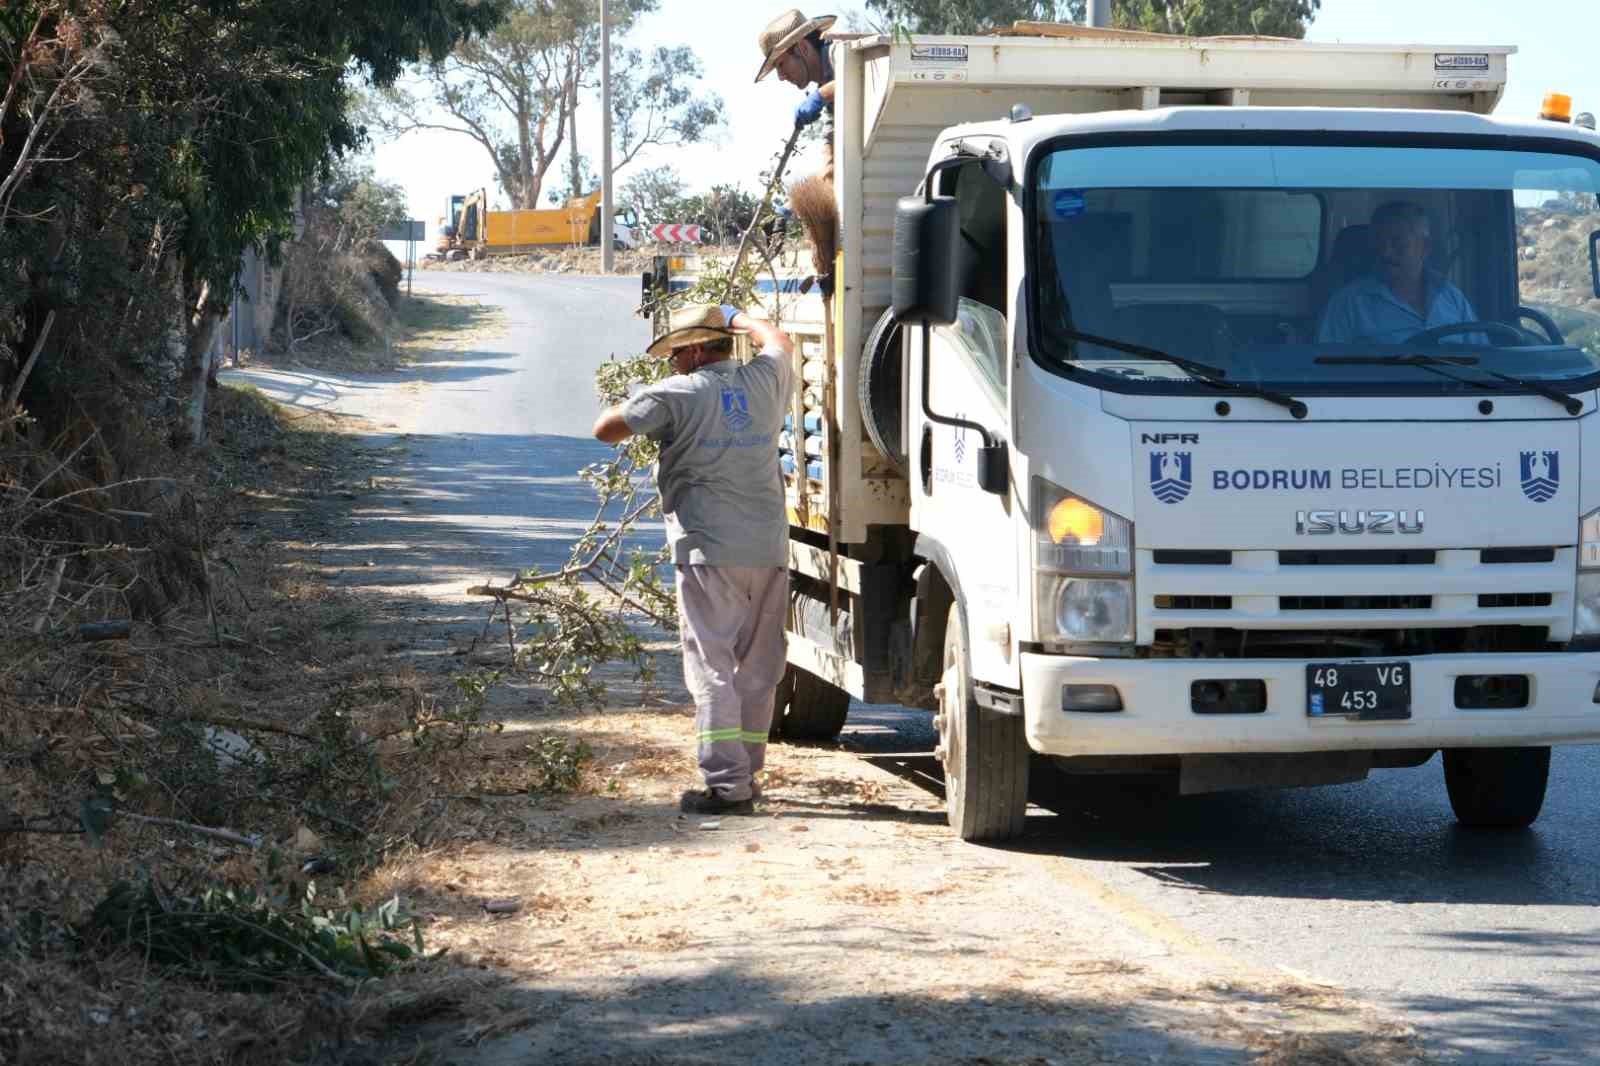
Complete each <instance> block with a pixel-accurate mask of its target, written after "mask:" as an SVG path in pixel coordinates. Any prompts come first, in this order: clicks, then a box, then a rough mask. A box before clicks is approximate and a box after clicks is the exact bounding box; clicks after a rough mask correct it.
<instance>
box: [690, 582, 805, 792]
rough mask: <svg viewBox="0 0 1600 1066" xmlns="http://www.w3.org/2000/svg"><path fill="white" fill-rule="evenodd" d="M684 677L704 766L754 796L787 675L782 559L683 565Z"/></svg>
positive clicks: (712, 779)
mask: <svg viewBox="0 0 1600 1066" xmlns="http://www.w3.org/2000/svg"><path fill="white" fill-rule="evenodd" d="M677 571H678V575H677V584H678V623H679V627H680V628H681V630H682V633H683V679H684V683H685V684H686V685H687V686H688V688H689V692H690V694H691V695H693V697H694V706H695V728H696V731H697V732H698V734H699V738H698V739H699V747H700V771H701V773H703V774H704V775H705V779H706V787H707V788H711V789H715V790H716V791H717V792H719V793H721V794H722V795H723V796H725V797H727V798H728V799H735V800H741V799H747V798H749V796H750V779H751V775H752V774H755V773H757V772H758V771H760V769H761V767H762V766H763V765H764V764H765V762H766V756H767V731H768V730H769V729H770V728H771V727H772V696H773V690H774V689H776V688H777V685H778V680H779V679H780V678H782V677H783V668H784V648H783V624H784V619H785V616H786V611H787V607H788V599H789V572H788V571H787V570H786V569H784V568H783V567H778V566H760V567H751V566H699V565H693V564H690V565H684V566H679V567H678V568H677Z"/></svg>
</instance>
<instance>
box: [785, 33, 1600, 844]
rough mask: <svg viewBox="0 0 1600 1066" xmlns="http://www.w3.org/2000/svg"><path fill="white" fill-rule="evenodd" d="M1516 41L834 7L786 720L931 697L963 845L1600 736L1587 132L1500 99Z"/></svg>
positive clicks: (1521, 764)
mask: <svg viewBox="0 0 1600 1066" xmlns="http://www.w3.org/2000/svg"><path fill="white" fill-rule="evenodd" d="M1035 32H1038V31H1037V30H1036V31H1035ZM1512 51H1513V50H1511V49H1507V48H1495V49H1490V48H1466V49H1463V48H1455V47H1451V48H1438V47H1433V46H1403V47H1394V48H1376V47H1370V46H1367V47H1351V46H1336V45H1312V44H1306V43H1303V42H1286V41H1266V42H1264V41H1259V40H1249V41H1244V40H1217V41H1191V40H1183V39H1171V38H1149V37H1145V36H1141V37H1138V38H1129V37H1126V36H1119V35H1115V34H1103V33H1095V32H1093V31H1084V30H1081V29H1076V28H1067V27H1058V28H1055V30H1054V32H1049V33H1046V35H1043V36H1011V37H992V38H931V39H927V40H921V39H919V40H916V41H913V42H910V43H907V42H903V41H902V42H891V41H888V40H885V39H881V38H865V39H852V40H841V41H839V42H838V43H836V44H835V55H836V67H837V69H838V70H839V71H840V72H841V74H840V82H839V94H840V95H839V104H838V107H839V113H840V118H839V121H838V123H837V127H836V138H837V143H836V158H837V160H838V164H837V165H838V176H837V185H838V196H839V200H840V208H841V218H842V220H843V221H842V223H841V248H842V251H841V255H840V261H839V263H838V264H837V266H836V270H835V276H834V279H833V280H834V282H835V284H836V288H835V290H834V292H835V295H834V298H833V300H832V304H831V308H830V309H829V310H830V311H831V313H832V314H833V315H834V316H835V322H836V325H837V327H838V328H837V329H836V334H837V337H836V340H835V344H834V350H833V351H831V352H829V351H826V350H823V348H824V346H823V345H822V344H821V343H820V342H819V341H818V339H817V338H818V336H819V335H821V333H822V331H820V330H819V329H817V328H816V326H815V323H816V322H818V321H820V319H821V317H822V314H823V313H824V309H823V307H822V304H821V301H819V300H816V299H815V298H812V299H811V302H810V303H809V304H807V303H805V302H804V301H800V302H795V301H790V303H789V304H788V305H787V306H786V307H783V308H780V309H779V313H780V316H781V317H782V318H783V320H784V321H785V323H786V324H788V325H789V326H790V328H791V329H793V330H794V331H796V332H798V333H801V334H802V335H804V337H803V343H802V345H801V350H802V353H801V365H800V368H799V369H800V370H801V373H800V374H799V375H797V381H798V384H797V396H796V398H795V403H794V411H793V414H792V415H791V421H790V425H789V427H788V431H787V433H786V434H785V437H784V438H783V440H782V441H780V448H783V449H785V455H784V460H785V462H784V469H785V470H786V471H788V474H787V479H788V486H789V490H790V501H791V517H792V520H793V550H792V552H791V560H792V563H793V571H794V589H795V595H794V606H793V609H792V611H791V625H790V653H789V654H790V660H791V663H792V664H793V666H794V669H793V670H792V671H791V675H790V677H789V678H787V679H786V682H785V687H784V688H783V689H781V690H780V692H779V694H778V705H779V711H780V713H779V716H778V722H779V725H778V728H779V729H780V730H782V731H785V732H788V733H789V734H790V735H795V736H826V735H829V734H830V733H832V732H837V730H838V729H839V727H840V725H842V722H843V719H844V714H845V710H846V707H847V705H848V697H849V696H850V695H854V696H856V697H859V698H863V699H866V700H868V701H877V702H898V703H902V704H908V705H911V706H924V707H927V708H929V709H931V710H933V711H934V722H935V725H936V726H937V728H938V732H939V738H940V740H939V747H938V752H937V754H938V756H939V759H940V762H941V764H942V767H943V771H944V777H945V788H946V793H947V798H948V808H949V817H950V822H951V824H952V826H953V827H954V828H955V829H956V830H957V831H958V832H959V833H960V835H961V836H962V837H963V838H966V839H969V840H998V839H1004V838H1006V837H1009V836H1012V835H1014V834H1016V833H1018V832H1020V831H1021V829H1022V826H1023V819H1024V812H1025V810H1026V806H1027V801H1028V795H1029V777H1030V773H1031V774H1032V775H1033V777H1034V779H1035V781H1036V782H1037V781H1038V780H1039V777H1040V775H1050V776H1051V777H1055V776H1057V775H1066V777H1065V778H1064V779H1065V780H1066V781H1068V782H1070V781H1071V780H1073V775H1078V774H1089V773H1104V772H1120V771H1141V772H1142V771H1149V772H1166V773H1171V774H1175V775H1177V779H1178V781H1179V783H1180V785H1181V787H1182V789H1183V790H1184V791H1186V792H1197V791H1211V790H1220V789H1229V788H1241V787H1257V786H1286V785H1307V784H1324V783H1339V782H1347V781H1354V780H1359V779H1361V778H1362V777H1364V776H1365V775H1366V774H1367V773H1368V772H1369V770H1371V769H1373V768H1385V767H1408V766H1418V765H1421V764H1423V763H1424V762H1426V761H1428V760H1429V759H1431V758H1432V757H1433V755H1434V754H1435V753H1439V752H1442V753H1443V758H1442V762H1443V766H1444V772H1445V777H1446V783H1447V785H1448V791H1449V795H1450V799H1451V802H1452V804H1453V806H1454V809H1455V812H1456V814H1457V816H1458V818H1459V819H1460V820H1461V821H1462V822H1464V823H1466V824H1468V825H1473V826H1493V827H1515V826H1524V825H1527V824H1528V823H1529V822H1531V821H1532V820H1533V819H1534V818H1535V817H1537V815H1538V812H1539V810H1540V807H1541V805H1542V802H1543V799H1544V792H1545V783H1546V777H1547V771H1548V766H1549V757H1550V748H1551V746H1552V745H1556V744H1570V743H1592V742H1595V741H1597V740H1600V418H1597V417H1596V414H1595V412H1596V407H1597V401H1596V387H1597V385H1600V314H1597V312H1600V196H1597V194H1600V138H1597V137H1596V136H1595V134H1594V133H1593V131H1592V130H1589V129H1583V128H1580V127H1579V126H1577V125H1575V124H1573V123H1572V122H1570V121H1567V120H1569V119H1570V117H1571V116H1570V114H1563V113H1562V111H1561V108H1562V103H1561V102H1560V101H1559V100H1558V101H1556V102H1555V103H1553V104H1552V108H1553V110H1552V112H1551V114H1550V117H1549V118H1541V117H1538V116H1527V117H1526V118H1495V117H1490V116H1489V115H1488V114H1487V112H1489V111H1491V110H1492V109H1493V108H1494V106H1495V103H1496V102H1497V101H1498V99H1499V96H1500V90H1501V87H1502V86H1503V84H1504V79H1505V64H1506V61H1507V57H1508V56H1509V55H1510V54H1511V52H1512ZM1263 105H1265V106H1263ZM969 115H982V116H985V118H984V120H983V121H974V122H965V123H962V124H957V125H950V124H949V121H950V120H951V119H957V120H959V119H963V118H965V117H967V116H969ZM808 323H809V324H808Z"/></svg>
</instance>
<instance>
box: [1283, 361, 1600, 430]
mask: <svg viewBox="0 0 1600 1066" xmlns="http://www.w3.org/2000/svg"><path fill="white" fill-rule="evenodd" d="M1312 362H1315V363H1321V364H1322V365H1324V366H1419V367H1421V368H1423V369H1424V370H1432V371H1433V372H1434V373H1436V374H1440V375H1442V376H1444V377H1447V378H1449V379H1451V380H1452V381H1459V382H1461V383H1462V384H1464V385H1471V386H1473V387H1474V388H1479V389H1494V386H1493V385H1491V384H1490V383H1489V382H1487V381H1483V380H1480V379H1476V378H1466V377H1462V376H1461V375H1459V374H1451V373H1449V372H1448V371H1447V370H1446V369H1445V368H1446V367H1452V366H1477V365H1478V357H1477V356H1474V355H1422V354H1414V355H1323V356H1318V357H1317V358H1316V359H1314V360H1312ZM1483 373H1485V374H1488V375H1489V376H1490V377H1492V378H1495V379H1496V380H1499V381H1502V382H1505V383H1506V384H1507V385H1512V386H1515V387H1517V388H1521V389H1527V390H1528V391H1529V392H1532V393H1537V394H1538V395H1540V396H1543V397H1544V398H1545V399H1547V400H1549V401H1551V402H1552V403H1558V404H1560V405H1561V406H1562V408H1564V409H1565V410H1566V412H1567V414H1569V415H1581V414H1583V401H1582V400H1580V399H1578V398H1577V397H1576V396H1574V395H1572V394H1571V393H1570V392H1563V391H1562V390H1560V389H1557V388H1553V387H1552V386H1549V385H1546V384H1544V383H1543V382H1540V381H1532V380H1530V379H1528V378H1520V377H1516V376H1514V375H1512V374H1502V373H1500V372H1499V371H1498V370H1487V369H1486V370H1484V371H1483ZM1495 391H1499V390H1495Z"/></svg>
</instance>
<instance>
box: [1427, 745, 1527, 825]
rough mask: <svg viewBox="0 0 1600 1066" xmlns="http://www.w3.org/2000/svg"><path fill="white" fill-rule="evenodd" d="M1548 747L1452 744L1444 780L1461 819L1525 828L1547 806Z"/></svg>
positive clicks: (1466, 823) (1453, 808)
mask: <svg viewBox="0 0 1600 1066" xmlns="http://www.w3.org/2000/svg"><path fill="white" fill-rule="evenodd" d="M1549 781H1550V749H1549V748H1451V749H1446V751H1445V753H1444V786H1445V790H1446V791H1447V792H1449V793H1450V807H1451V809H1452V810H1454V811H1455V812H1456V821H1458V822H1460V823H1461V824H1462V825H1465V826H1469V827H1471V828H1473V829H1525V828H1527V827H1528V826H1530V825H1532V824H1533V820H1534V819H1535V818H1537V817H1539V811H1540V809H1541V808H1542V807H1544V793H1545V786H1546V785H1547V784H1548V783H1549Z"/></svg>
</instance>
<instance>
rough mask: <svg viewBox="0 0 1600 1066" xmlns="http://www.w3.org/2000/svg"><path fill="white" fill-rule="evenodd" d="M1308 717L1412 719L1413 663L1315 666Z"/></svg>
mask: <svg viewBox="0 0 1600 1066" xmlns="http://www.w3.org/2000/svg"><path fill="white" fill-rule="evenodd" d="M1306 714H1307V715H1309V716H1310V717H1312V718H1335V717H1346V718H1360V719H1364V720H1369V721H1370V720H1382V719H1394V718H1410V717H1411V664H1410V663H1312V664H1311V665H1309V666H1307V667H1306Z"/></svg>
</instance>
